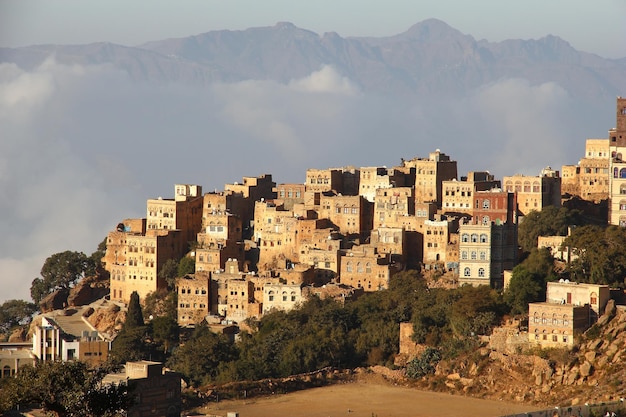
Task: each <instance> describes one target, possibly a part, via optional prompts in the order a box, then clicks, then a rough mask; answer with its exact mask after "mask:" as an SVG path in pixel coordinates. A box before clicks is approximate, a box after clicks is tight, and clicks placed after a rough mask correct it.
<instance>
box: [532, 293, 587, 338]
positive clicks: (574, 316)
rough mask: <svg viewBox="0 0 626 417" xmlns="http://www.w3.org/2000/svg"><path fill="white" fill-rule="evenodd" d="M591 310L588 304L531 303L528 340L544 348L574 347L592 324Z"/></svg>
mask: <svg viewBox="0 0 626 417" xmlns="http://www.w3.org/2000/svg"><path fill="white" fill-rule="evenodd" d="M589 311H590V308H589V305H588V304H585V305H578V306H577V305H573V304H557V303H530V304H529V305H528V341H529V342H530V343H531V344H536V345H539V346H541V347H542V348H551V347H572V346H574V342H575V339H576V336H578V335H579V334H580V333H582V332H584V331H585V330H587V329H588V328H589V327H590V326H591V324H592V323H591V321H590V317H589Z"/></svg>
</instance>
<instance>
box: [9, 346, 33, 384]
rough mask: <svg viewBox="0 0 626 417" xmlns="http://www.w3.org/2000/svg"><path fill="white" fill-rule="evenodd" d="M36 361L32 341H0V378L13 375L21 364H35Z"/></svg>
mask: <svg viewBox="0 0 626 417" xmlns="http://www.w3.org/2000/svg"><path fill="white" fill-rule="evenodd" d="M36 361H37V357H36V356H35V355H34V354H33V344H32V342H31V343H28V342H19V343H12V342H2V343H0V379H2V378H11V377H14V376H15V375H17V373H18V371H19V369H20V367H21V366H23V365H32V366H35V363H36Z"/></svg>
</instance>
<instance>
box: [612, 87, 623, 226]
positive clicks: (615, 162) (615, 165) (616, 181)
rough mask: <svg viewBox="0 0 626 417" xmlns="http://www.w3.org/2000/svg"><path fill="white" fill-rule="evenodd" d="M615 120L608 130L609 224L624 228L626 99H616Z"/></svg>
mask: <svg viewBox="0 0 626 417" xmlns="http://www.w3.org/2000/svg"><path fill="white" fill-rule="evenodd" d="M615 118H616V125H615V128H613V129H611V130H609V151H610V152H611V162H610V166H609V168H610V169H609V176H610V178H609V192H610V197H609V223H610V224H613V225H619V226H621V227H626V160H625V159H624V156H625V155H626V98H623V97H618V98H617V105H616V114H615Z"/></svg>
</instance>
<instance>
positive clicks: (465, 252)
mask: <svg viewBox="0 0 626 417" xmlns="http://www.w3.org/2000/svg"><path fill="white" fill-rule="evenodd" d="M461 259H463V260H466V259H467V251H466V250H464V251H462V252H461Z"/></svg>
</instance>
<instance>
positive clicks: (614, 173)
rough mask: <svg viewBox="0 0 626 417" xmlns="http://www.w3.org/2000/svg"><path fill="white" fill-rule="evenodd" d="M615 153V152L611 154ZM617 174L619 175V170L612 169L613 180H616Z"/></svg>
mask: <svg viewBox="0 0 626 417" xmlns="http://www.w3.org/2000/svg"><path fill="white" fill-rule="evenodd" d="M613 153H615V152H613ZM613 157H615V155H613ZM618 173H619V168H617V167H615V168H613V178H617V177H618Z"/></svg>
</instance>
